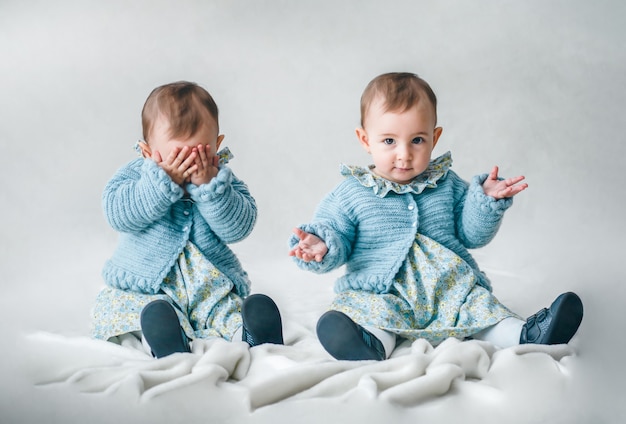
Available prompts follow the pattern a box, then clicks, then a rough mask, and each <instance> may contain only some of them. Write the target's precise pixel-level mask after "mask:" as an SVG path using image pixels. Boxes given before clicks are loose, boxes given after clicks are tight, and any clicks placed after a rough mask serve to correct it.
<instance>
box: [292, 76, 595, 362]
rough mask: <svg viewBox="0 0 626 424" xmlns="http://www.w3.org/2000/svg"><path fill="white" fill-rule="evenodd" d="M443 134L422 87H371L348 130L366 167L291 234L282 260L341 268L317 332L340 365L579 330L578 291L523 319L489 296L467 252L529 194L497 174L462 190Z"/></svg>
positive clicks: (396, 83)
mask: <svg viewBox="0 0 626 424" xmlns="http://www.w3.org/2000/svg"><path fill="white" fill-rule="evenodd" d="M442 131H443V130H442V128H441V127H438V126H437V98H436V96H435V94H434V92H433V91H432V89H431V87H430V86H429V85H428V83H427V82H426V81H424V80H423V79H421V78H420V77H418V76H417V75H415V74H411V73H400V72H392V73H388V74H383V75H379V76H378V77H376V78H374V79H373V80H372V81H371V82H370V83H369V84H368V86H367V87H366V89H365V90H364V92H363V95H362V96H361V126H360V127H359V128H357V129H356V135H357V138H358V140H359V142H360V144H361V145H362V147H363V148H364V149H365V150H366V151H367V152H368V153H369V154H370V155H371V158H372V160H373V165H371V166H370V167H368V168H363V167H359V166H347V165H342V167H341V173H342V175H343V176H344V177H345V179H344V180H343V181H342V182H341V183H339V184H338V185H337V186H336V187H335V188H334V189H333V190H332V191H331V192H330V193H328V194H327V195H326V196H325V197H324V199H322V201H321V202H320V204H319V205H318V207H317V209H316V211H315V214H314V217H313V219H312V221H311V222H310V223H308V224H303V225H300V226H298V227H296V228H295V229H294V231H293V232H294V235H293V236H292V237H291V238H290V240H289V243H290V250H289V252H288V254H289V255H290V256H292V257H293V258H294V261H295V262H296V264H297V265H298V266H299V267H300V268H302V269H305V270H309V271H313V272H316V273H325V272H329V271H331V270H333V269H336V268H338V267H340V266H343V265H345V270H346V271H345V274H344V275H342V276H340V277H339V278H338V279H337V281H336V283H335V292H336V296H335V299H334V300H333V302H332V304H331V305H330V307H329V310H328V311H327V312H326V313H324V314H323V315H322V316H321V317H320V319H319V320H318V323H317V328H316V331H317V335H318V338H319V340H320V342H321V344H322V346H323V347H324V348H325V349H326V350H327V351H328V353H330V354H331V355H332V356H333V357H335V358H336V359H343V360H365V359H375V360H383V359H385V358H388V357H389V355H390V354H391V353H392V351H393V350H394V348H395V345H396V342H397V340H400V339H408V340H416V339H418V338H423V339H426V340H428V341H429V342H431V343H433V344H437V343H440V342H441V341H443V340H444V339H446V338H448V337H456V338H460V339H464V338H475V339H480V340H485V341H489V342H491V343H493V344H495V345H497V346H500V347H508V346H512V345H516V344H520V343H540V344H556V343H567V342H568V341H569V340H570V339H571V337H573V335H574V334H575V333H576V331H577V329H578V326H579V325H580V322H581V320H582V313H583V310H582V302H581V301H580V299H579V297H578V296H577V295H576V294H574V293H571V292H568V293H564V294H562V295H560V296H559V297H558V298H557V299H556V300H555V301H554V302H553V303H552V305H551V306H550V308H544V309H542V310H540V311H539V312H537V314H534V315H532V316H531V317H528V318H527V319H526V320H523V319H521V318H520V317H519V316H518V315H516V314H515V313H513V312H511V311H510V310H509V309H508V308H507V307H505V306H504V305H503V304H501V303H500V302H499V300H498V299H497V298H496V297H495V296H494V295H493V293H492V288H491V284H490V282H489V280H488V278H487V276H486V275H485V274H484V273H483V272H482V271H481V270H480V269H479V267H478V264H477V263H476V262H475V260H474V259H473V257H472V256H471V254H470V253H469V249H474V248H479V247H482V246H484V245H486V244H487V243H489V242H490V241H491V240H492V238H493V237H494V236H495V234H496V233H497V231H498V229H499V227H500V224H501V221H502V218H503V216H504V212H505V211H506V210H507V209H508V208H509V207H510V206H511V205H512V201H513V197H514V196H516V195H517V194H519V193H520V192H522V191H524V190H525V189H526V188H527V187H528V185H527V184H526V183H525V182H524V177H523V176H517V177H513V178H507V179H502V178H500V177H499V175H498V173H499V170H498V167H497V166H494V167H493V169H492V170H491V172H490V173H488V174H483V175H477V176H475V177H474V178H473V179H472V180H471V182H469V183H468V182H465V181H464V180H462V179H461V178H460V177H459V176H458V175H457V174H456V173H455V172H454V171H453V170H452V169H450V168H451V165H452V157H451V154H450V152H447V153H445V154H444V155H441V156H439V157H437V158H434V159H433V158H431V153H432V152H433V149H434V148H435V146H436V145H437V143H438V141H439V139H440V136H441V134H442Z"/></svg>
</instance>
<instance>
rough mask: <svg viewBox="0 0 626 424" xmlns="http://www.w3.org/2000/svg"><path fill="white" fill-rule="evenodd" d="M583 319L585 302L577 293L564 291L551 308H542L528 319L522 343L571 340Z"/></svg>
mask: <svg viewBox="0 0 626 424" xmlns="http://www.w3.org/2000/svg"><path fill="white" fill-rule="evenodd" d="M582 320H583V303H582V301H581V300H580V298H579V297H578V295H576V294H575V293H571V292H567V293H563V294H562V295H560V296H559V297H557V298H556V300H555V301H554V302H552V305H550V308H549V309H546V308H544V309H542V310H540V311H539V312H537V313H536V314H535V315H533V316H531V317H529V318H528V319H527V320H526V324H524V326H523V327H522V334H521V336H520V341H519V342H520V344H525V343H533V344H547V345H552V344H561V343H567V342H569V341H570V339H571V338H572V337H574V334H576V331H577V330H578V327H579V326H580V323H581V322H582Z"/></svg>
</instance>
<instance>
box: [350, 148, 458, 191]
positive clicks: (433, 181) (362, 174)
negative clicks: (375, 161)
mask: <svg viewBox="0 0 626 424" xmlns="http://www.w3.org/2000/svg"><path fill="white" fill-rule="evenodd" d="M451 166H452V154H451V153H450V152H446V153H444V154H443V155H441V156H439V157H438V158H436V159H433V160H431V161H430V163H429V164H428V167H427V168H426V169H425V170H424V172H422V173H421V174H419V175H418V176H417V177H415V178H413V180H412V181H411V182H410V183H408V184H400V183H395V182H393V181H389V180H387V179H386V178H383V177H381V176H379V175H376V174H375V173H374V171H373V170H372V169H373V168H374V165H370V166H369V167H368V168H363V167H361V166H349V165H345V164H341V168H340V172H341V175H343V176H344V177H354V178H356V179H357V181H358V182H359V183H361V185H363V186H364V187H370V188H372V190H373V191H374V194H375V195H376V196H378V197H385V196H386V195H387V193H389V192H390V191H393V192H395V193H397V194H406V193H414V194H420V193H421V192H422V191H424V189H426V188H435V187H437V181H439V180H440V179H441V178H443V177H444V176H445V175H446V174H447V172H448V170H449V169H450V167H451Z"/></svg>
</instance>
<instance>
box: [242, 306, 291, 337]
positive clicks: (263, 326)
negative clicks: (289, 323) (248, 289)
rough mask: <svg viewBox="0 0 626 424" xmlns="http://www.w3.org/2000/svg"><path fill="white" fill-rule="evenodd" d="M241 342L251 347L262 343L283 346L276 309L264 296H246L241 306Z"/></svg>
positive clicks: (280, 321)
mask: <svg viewBox="0 0 626 424" xmlns="http://www.w3.org/2000/svg"><path fill="white" fill-rule="evenodd" d="M241 317H242V319H243V328H242V340H243V341H244V342H246V343H248V344H249V345H250V346H251V347H252V346H257V345H260V344H264V343H272V344H284V342H283V324H282V320H281V319H280V312H279V311H278V307H277V306H276V304H275V303H274V301H273V300H272V299H270V298H269V297H267V296H266V295H264V294H253V295H252V296H248V297H247V298H246V299H245V300H244V301H243V305H242V306H241Z"/></svg>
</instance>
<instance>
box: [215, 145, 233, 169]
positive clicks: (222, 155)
mask: <svg viewBox="0 0 626 424" xmlns="http://www.w3.org/2000/svg"><path fill="white" fill-rule="evenodd" d="M234 157H235V156H234V155H233V154H232V153H231V152H230V150H229V149H228V147H224V148H223V149H222V150H220V151H219V152H217V160H218V161H219V164H220V165H226V164H227V163H228V162H229V161H230V160H231V159H232V158H234Z"/></svg>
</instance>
